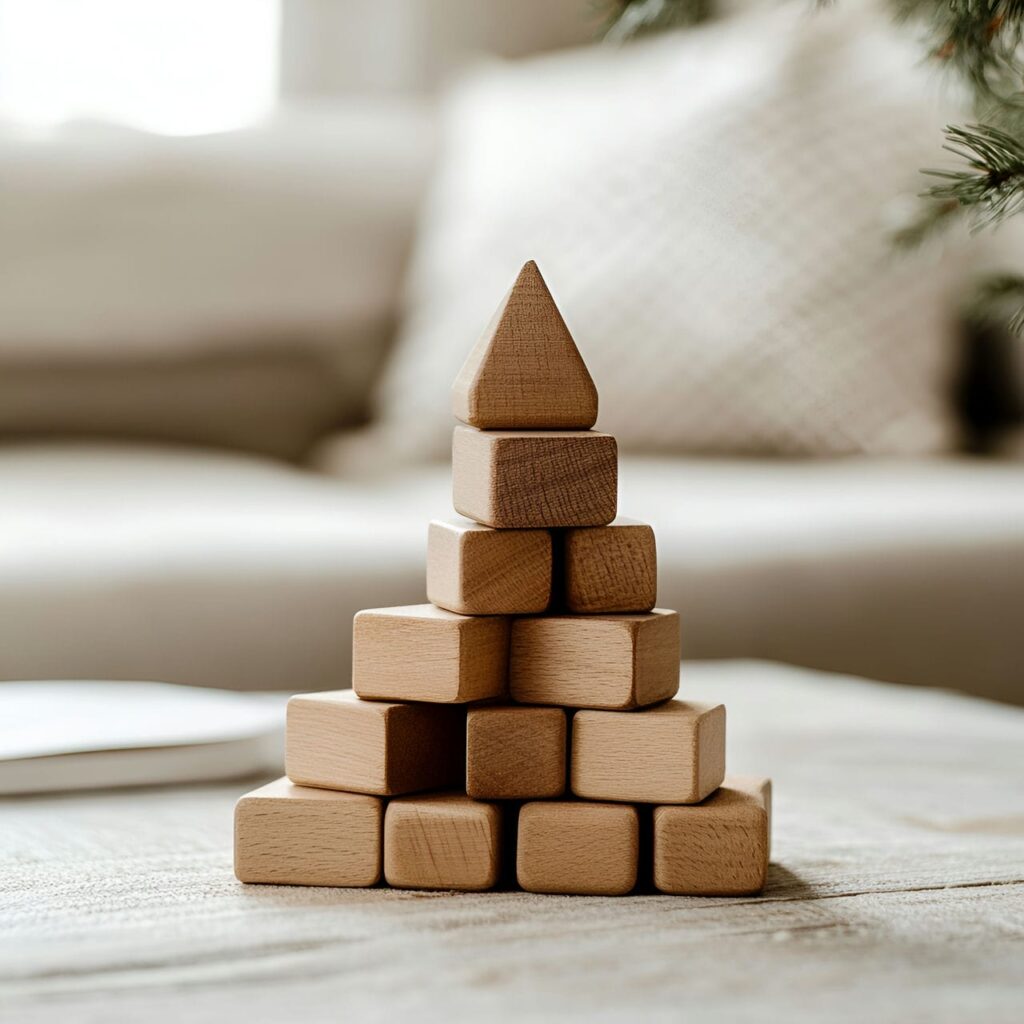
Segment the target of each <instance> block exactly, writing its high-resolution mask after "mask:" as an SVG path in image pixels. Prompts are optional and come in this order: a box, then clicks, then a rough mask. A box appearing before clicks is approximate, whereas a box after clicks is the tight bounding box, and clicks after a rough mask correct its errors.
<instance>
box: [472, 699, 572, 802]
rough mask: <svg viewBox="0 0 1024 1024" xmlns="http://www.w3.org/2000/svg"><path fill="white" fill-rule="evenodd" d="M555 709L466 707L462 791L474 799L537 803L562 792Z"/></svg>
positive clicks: (562, 724) (561, 739) (562, 742)
mask: <svg viewBox="0 0 1024 1024" xmlns="http://www.w3.org/2000/svg"><path fill="white" fill-rule="evenodd" d="M566 733H567V729H566V721H565V712H564V711H562V709H561V708H525V707H488V708H471V709H470V710H469V711H468V712H467V714H466V792H467V793H468V794H469V795H470V796H471V797H473V798H474V799H477V800H539V799H543V798H545V797H554V796H561V795H562V794H563V793H564V792H565V774H566V772H565V770H566V763H565V751H566V738H567V736H566Z"/></svg>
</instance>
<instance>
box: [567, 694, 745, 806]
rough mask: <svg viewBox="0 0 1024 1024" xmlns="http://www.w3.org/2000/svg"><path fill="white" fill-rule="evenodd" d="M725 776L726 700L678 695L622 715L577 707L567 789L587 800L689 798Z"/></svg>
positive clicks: (673, 800) (654, 801)
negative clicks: (709, 700)
mask: <svg viewBox="0 0 1024 1024" xmlns="http://www.w3.org/2000/svg"><path fill="white" fill-rule="evenodd" d="M724 778H725V707H724V706H723V705H721V704H702V703H698V702H695V701H682V700H679V699H678V698H676V699H674V700H669V701H665V702H664V703H662V704H657V705H655V706H654V707H651V708H645V709H643V710H641V711H633V712H631V713H629V714H624V713H622V712H618V711H577V712H576V714H575V715H573V720H572V791H573V793H574V794H575V795H576V796H578V797H581V798H582V799H585V800H622V801H625V802H627V803H649V804H693V803H698V802H699V801H701V800H703V799H704V798H705V797H707V796H708V795H709V794H711V793H713V792H714V791H715V790H716V789H717V788H718V787H719V786H720V785H721V784H722V779H724Z"/></svg>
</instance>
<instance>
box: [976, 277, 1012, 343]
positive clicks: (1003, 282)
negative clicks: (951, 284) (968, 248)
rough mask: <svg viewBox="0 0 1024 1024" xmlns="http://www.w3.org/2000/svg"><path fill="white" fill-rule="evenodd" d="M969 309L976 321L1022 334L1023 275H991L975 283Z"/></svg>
mask: <svg viewBox="0 0 1024 1024" xmlns="http://www.w3.org/2000/svg"><path fill="white" fill-rule="evenodd" d="M968 312H969V315H970V316H971V317H973V319H974V320H976V321H979V322H982V323H988V324H997V325H1003V326H1005V327H1007V328H1008V329H1009V330H1010V331H1012V332H1013V333H1014V334H1018V335H1019V334H1022V333H1024V277H1021V276H1020V275H1018V274H1009V273H1004V274H993V275H992V276H991V277H989V278H987V279H986V280H984V281H982V282H981V283H980V284H979V285H978V287H977V289H976V291H975V295H974V300H973V302H972V303H971V307H970V310H969V311H968Z"/></svg>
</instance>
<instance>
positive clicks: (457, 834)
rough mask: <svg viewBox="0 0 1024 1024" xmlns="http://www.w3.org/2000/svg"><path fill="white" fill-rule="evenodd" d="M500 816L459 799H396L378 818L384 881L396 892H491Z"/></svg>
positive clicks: (460, 796) (497, 862)
mask: <svg viewBox="0 0 1024 1024" xmlns="http://www.w3.org/2000/svg"><path fill="white" fill-rule="evenodd" d="M500 849H501V811H500V810H499V808H498V807H497V805H495V804H489V803H481V802H479V801H476V800H471V799H470V798H469V797H468V796H465V795H464V794H462V793H431V794H429V795H425V796H407V797H399V798H398V799H396V800H392V801H390V802H389V803H388V807H387V811H386V813H385V815H384V877H385V878H386V879H387V882H388V885H393V886H395V887H396V888H399V889H463V890H466V891H479V890H483V889H491V888H493V887H494V885H495V883H496V882H497V880H498V875H499V872H500V868H501V865H500V859H501V858H500Z"/></svg>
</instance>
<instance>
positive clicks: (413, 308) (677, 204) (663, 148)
mask: <svg viewBox="0 0 1024 1024" xmlns="http://www.w3.org/2000/svg"><path fill="white" fill-rule="evenodd" d="M839 6H840V9H839V10H823V11H821V12H819V13H817V14H811V13H809V12H807V10H806V8H805V7H804V6H803V5H800V9H799V10H794V9H782V10H776V11H772V12H769V13H761V14H757V15H752V16H748V17H740V18H735V19H732V20H730V21H728V22H724V23H720V24H717V25H713V26H711V27H709V28H707V29H701V30H698V31H691V32H687V33H682V34H678V35H672V36H668V37H663V38H661V39H658V40H656V41H654V42H651V43H645V44H638V45H635V46H631V47H627V48H625V49H622V50H612V49H608V48H594V49H591V50H587V51H581V52H578V53H572V54H566V55H561V56H556V57H549V58H545V59H542V60H535V61H532V62H529V63H525V64H520V65H506V66H497V67H493V66H492V67H488V68H485V69H482V70H479V71H477V72H475V73H474V74H472V75H471V76H470V77H468V78H467V79H465V80H464V81H463V82H462V83H461V85H460V86H459V87H458V88H456V89H455V90H454V92H453V94H452V95H451V97H450V99H449V101H448V105H447V111H446V114H447V117H446V126H447V146H446V149H445V151H444V152H445V156H444V157H443V159H442V166H441V169H440V172H439V179H438V181H437V183H436V186H435V190H434V193H433V196H432V201H431V202H430V203H429V208H428V213H427V218H426V223H425V225H424V228H423V231H422V233H421V238H420V243H419V249H418V252H417V254H416V256H415V260H414V266H413V271H412V276H411V280H410V285H409V290H408V296H407V298H408V315H407V319H406V322H405V325H404V331H403V334H402V337H401V338H400V343H399V347H398V349H397V351H396V354H395V357H394V358H393V361H392V363H391V365H390V367H389V371H388V373H387V374H386V376H385V379H384V381H383V385H382V389H381V392H380V394H379V411H380V415H381V423H380V426H379V428H378V431H381V430H382V431H383V432H384V434H385V435H386V438H387V440H388V442H389V444H390V446H391V449H392V451H394V452H397V453H399V454H402V455H404V456H406V457H413V458H415V457H423V456H431V455H438V454H441V453H443V452H444V451H445V450H446V449H447V446H448V444H449V439H450V429H451V421H450V418H449V414H448V410H447V408H446V407H445V406H444V405H443V404H441V403H439V402H438V399H437V396H438V394H441V393H444V391H445V389H446V388H447V387H448V386H449V385H450V382H451V380H452V379H453V378H454V376H455V374H456V372H457V371H458V368H459V366H460V364H461V361H462V360H463V358H464V357H465V355H466V353H467V352H468V351H469V349H470V347H471V346H472V344H473V342H474V341H475V340H476V337H477V335H478V334H479V333H480V331H481V330H482V329H483V327H484V326H485V325H486V323H487V321H488V319H489V317H490V315H491V313H492V312H493V308H494V307H495V305H496V304H497V302H498V300H499V299H500V298H501V296H502V295H503V294H504V292H505V290H506V289H507V288H508V286H509V284H510V283H511V281H512V280H513V278H514V277H515V274H516V272H517V271H518V269H519V267H520V265H521V264H522V263H523V262H524V261H525V260H527V259H530V258H535V259H536V260H537V262H538V263H539V265H540V268H541V271H542V272H543V273H544V274H545V276H546V278H547V281H548V283H549V285H550V287H551V290H552V292H553V294H554V296H555V299H556V301H557V302H558V303H559V305H560V307H561V309H562V312H563V314H564V316H565V319H566V321H567V323H568V325H569V328H570V329H571V330H572V332H573V334H574V336H575V338H576V341H577V344H578V346H579V348H580V350H581V352H582V354H583V357H584V358H585V359H586V361H587V363H588V365H589V367H590V369H591V372H592V374H593V376H594V379H595V382H596V383H597V386H598V389H599V392H600V396H601V413H600V416H599V419H598V427H599V428H601V429H604V430H610V431H612V432H614V433H615V434H616V435H617V436H618V437H619V440H620V442H621V443H622V445H623V446H624V447H626V448H631V449H633V450H646V451H653V450H662V451H664V450H669V451H680V452H681V451H687V452H714V453H733V452H735V453H740V452H745V453H751V452H773V453H785V454H839V453H871V454H881V453H901V454H911V453H914V454H917V453H926V452H935V451H940V450H943V449H947V448H949V447H950V446H951V445H952V444H954V443H955V440H956V427H955V423H954V418H953V415H952V412H951V405H950V400H949V396H948V390H949V379H950V375H951V371H952V364H953V361H954V358H955V351H954V340H953V332H952V323H953V308H954V305H955V301H956V298H957V290H958V289H957V286H958V280H957V278H958V274H959V273H960V272H961V271H962V270H963V269H964V267H963V263H964V261H963V259H959V260H957V258H956V256H955V254H953V257H952V258H951V257H950V253H949V250H947V254H946V257H945V258H944V260H943V261H942V263H941V264H940V263H938V262H936V261H935V260H933V259H930V258H928V257H927V256H925V255H915V256H912V257H906V256H902V255H897V254H894V253H893V252H892V251H891V248H890V244H889V241H888V234H889V229H890V228H891V217H892V214H893V205H892V204H893V202H894V200H895V201H898V200H899V199H900V197H901V196H902V197H904V198H903V201H904V202H905V201H909V197H911V196H913V195H914V194H915V193H916V192H917V191H919V190H920V188H921V178H920V176H919V174H918V171H917V169H918V168H919V167H920V166H922V165H923V164H934V163H935V162H936V161H937V160H939V158H940V152H939V144H940V142H941V126H942V123H943V118H942V116H941V112H940V111H939V110H938V109H937V105H936V103H935V102H934V96H933V95H932V93H933V91H934V86H933V83H932V82H931V81H930V80H929V79H928V77H927V76H926V75H925V73H924V72H922V71H921V69H920V67H919V65H920V53H919V50H918V49H917V47H916V45H915V40H914V39H913V38H907V37H905V36H904V35H903V34H901V33H900V32H899V31H897V30H896V29H894V28H892V27H891V26H890V24H889V22H888V21H887V20H886V19H885V18H884V17H883V16H881V15H874V14H872V13H870V12H869V11H865V10H863V9H862V10H859V11H858V10H844V9H842V8H843V6H844V5H839ZM887 218H888V219H889V223H887ZM957 263H959V268H958V267H957V266H956V264H957ZM378 440H379V438H378Z"/></svg>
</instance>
